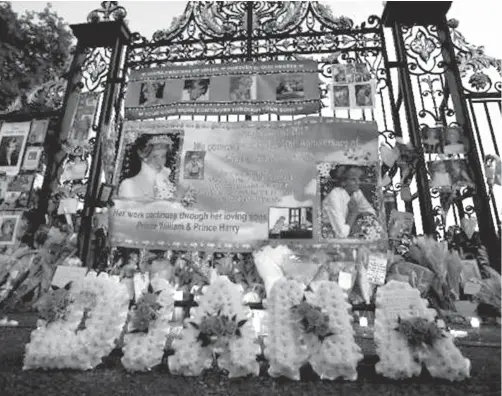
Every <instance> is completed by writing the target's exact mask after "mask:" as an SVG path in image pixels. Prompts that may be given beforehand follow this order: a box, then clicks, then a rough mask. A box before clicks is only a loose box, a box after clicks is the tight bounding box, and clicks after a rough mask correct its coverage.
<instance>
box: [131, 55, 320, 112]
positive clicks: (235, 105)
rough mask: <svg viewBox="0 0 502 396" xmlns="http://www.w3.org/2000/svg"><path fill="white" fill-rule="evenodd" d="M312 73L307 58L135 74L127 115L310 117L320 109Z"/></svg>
mask: <svg viewBox="0 0 502 396" xmlns="http://www.w3.org/2000/svg"><path fill="white" fill-rule="evenodd" d="M317 72H318V70H317V62H315V61H311V60H303V61H292V62H257V63H252V62H248V63H239V64H224V65H194V66H188V67H187V66H169V67H162V68H148V69H144V70H134V71H133V72H132V73H131V79H130V82H129V90H128V96H127V100H126V117H127V118H128V119H130V120H133V119H144V118H154V117H161V116H166V115H171V114H228V113H237V114H264V113H278V114H309V113H315V112H317V111H319V109H320V96H319V88H318V85H319V83H318V74H317Z"/></svg>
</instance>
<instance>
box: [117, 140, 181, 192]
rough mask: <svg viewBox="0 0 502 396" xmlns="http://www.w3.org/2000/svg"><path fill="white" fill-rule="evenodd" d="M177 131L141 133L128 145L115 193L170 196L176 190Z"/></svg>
mask: <svg viewBox="0 0 502 396" xmlns="http://www.w3.org/2000/svg"><path fill="white" fill-rule="evenodd" d="M179 148H180V136H179V135H178V134H171V133H165V134H143V135H140V136H139V137H138V138H137V139H136V140H135V141H134V142H133V143H132V144H130V145H128V147H127V148H126V151H125V155H124V161H123V164H122V174H121V182H120V184H119V188H118V193H117V197H118V198H122V199H135V200H157V199H170V198H173V196H174V195H175V192H176V186H175V183H176V180H175V172H174V169H175V167H176V165H177V158H178V150H179Z"/></svg>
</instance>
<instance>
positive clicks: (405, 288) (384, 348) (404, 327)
mask: <svg viewBox="0 0 502 396" xmlns="http://www.w3.org/2000/svg"><path fill="white" fill-rule="evenodd" d="M398 296H401V298H400V300H401V301H402V300H403V299H405V298H406V301H408V302H409V305H408V307H407V308H406V307H402V308H401V307H396V309H394V308H393V309H392V310H391V306H392V305H395V304H396V297H398ZM398 298H399V297H398ZM399 304H400V305H401V304H402V302H400V303H399ZM435 316H436V312H435V310H434V309H430V308H427V302H426V300H424V299H422V298H420V292H419V291H418V290H417V289H414V288H412V287H411V286H410V285H409V284H408V283H405V282H398V281H394V280H392V281H390V282H389V283H387V284H386V285H385V286H382V287H380V288H379V289H378V291H377V298H376V312H375V343H376V348H377V354H378V356H379V358H380V361H379V362H378V363H377V364H376V367H375V369H376V372H377V373H380V374H382V375H384V376H385V377H389V378H393V379H403V378H408V377H412V376H418V375H420V373H421V372H422V364H425V365H426V367H427V369H428V370H429V372H430V374H431V375H432V376H433V377H438V378H444V379H448V380H450V381H458V380H462V379H465V378H467V377H469V371H470V361H469V359H466V358H464V357H463V356H462V353H461V352H460V351H459V349H458V348H457V347H456V346H455V344H454V342H453V338H452V336H451V335H450V334H448V333H443V332H442V331H440V330H439V329H438V328H437V327H436V326H435V324H434V318H435Z"/></svg>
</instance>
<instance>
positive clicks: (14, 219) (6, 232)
mask: <svg viewBox="0 0 502 396" xmlns="http://www.w3.org/2000/svg"><path fill="white" fill-rule="evenodd" d="M20 218H21V216H19V215H7V216H1V217H0V245H12V244H13V243H14V242H15V241H16V233H17V227H18V223H19V219H20Z"/></svg>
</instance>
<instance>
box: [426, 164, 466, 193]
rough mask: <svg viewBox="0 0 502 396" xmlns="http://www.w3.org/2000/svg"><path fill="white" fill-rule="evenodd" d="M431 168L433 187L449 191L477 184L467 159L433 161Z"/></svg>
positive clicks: (431, 184) (431, 185)
mask: <svg viewBox="0 0 502 396" xmlns="http://www.w3.org/2000/svg"><path fill="white" fill-rule="evenodd" d="M429 170H430V173H431V180H430V187H431V188H437V189H439V190H444V191H446V190H448V191H449V190H459V189H460V188H462V187H474V186H475V184H474V182H473V179H472V176H471V174H470V172H469V167H468V165H467V161H466V160H463V159H454V160H439V161H431V162H429Z"/></svg>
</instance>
